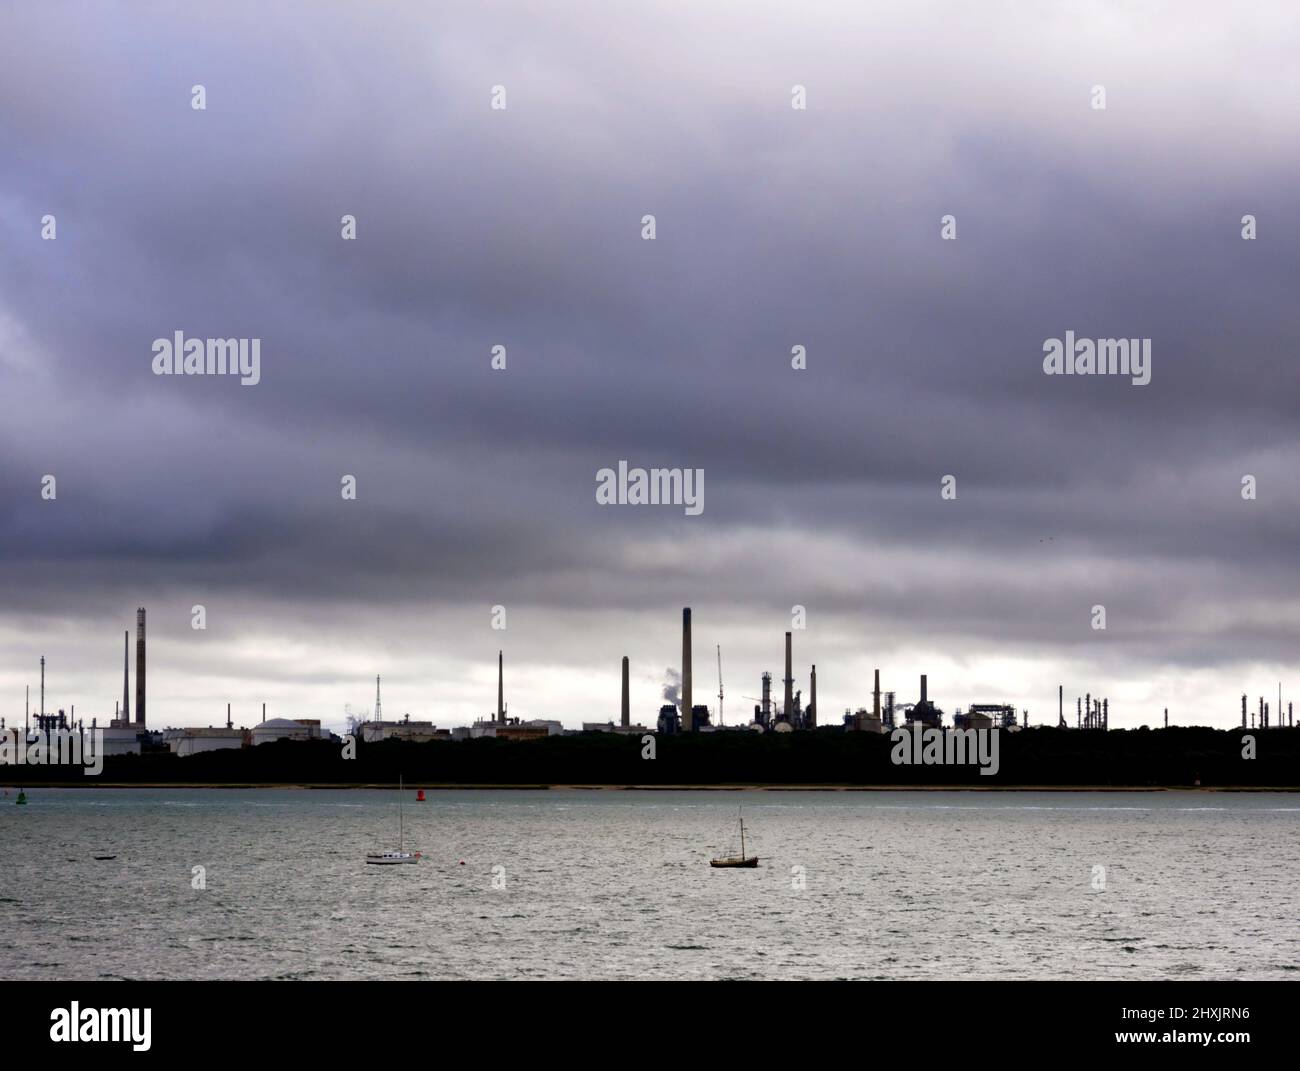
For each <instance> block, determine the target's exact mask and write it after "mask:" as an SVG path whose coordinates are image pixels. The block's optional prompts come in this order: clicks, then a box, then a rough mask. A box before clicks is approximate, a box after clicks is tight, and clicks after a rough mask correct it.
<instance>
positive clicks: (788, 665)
mask: <svg viewBox="0 0 1300 1071" xmlns="http://www.w3.org/2000/svg"><path fill="white" fill-rule="evenodd" d="M793 642H794V641H793V639H792V638H791V634H790V633H789V632H787V633H786V634H785V711H784V715H785V720H786V721H791V720H792V719H793V718H794V646H793Z"/></svg>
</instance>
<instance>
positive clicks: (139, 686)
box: [135, 606, 145, 729]
mask: <svg viewBox="0 0 1300 1071" xmlns="http://www.w3.org/2000/svg"><path fill="white" fill-rule="evenodd" d="M135 723H136V725H137V726H139V727H140V728H141V729H143V728H144V725H145V722H144V607H143V606H141V607H140V608H139V609H138V610H136V612H135Z"/></svg>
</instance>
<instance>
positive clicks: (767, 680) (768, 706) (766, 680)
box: [763, 673, 772, 725]
mask: <svg viewBox="0 0 1300 1071" xmlns="http://www.w3.org/2000/svg"><path fill="white" fill-rule="evenodd" d="M771 721H772V674H770V673H764V674H763V724H764V725H769V724H771Z"/></svg>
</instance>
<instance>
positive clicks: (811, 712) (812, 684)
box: [804, 666, 817, 729]
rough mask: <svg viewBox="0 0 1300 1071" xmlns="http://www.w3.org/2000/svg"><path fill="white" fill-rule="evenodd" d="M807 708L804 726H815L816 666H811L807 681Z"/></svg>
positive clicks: (810, 727)
mask: <svg viewBox="0 0 1300 1071" xmlns="http://www.w3.org/2000/svg"><path fill="white" fill-rule="evenodd" d="M808 692H809V695H808V710H807V713H806V716H805V718H804V721H805V722H806V723H807V724H806V725H805V728H808V729H816V728H817V667H816V666H813V668H812V673H811V675H810V677H809V681H808Z"/></svg>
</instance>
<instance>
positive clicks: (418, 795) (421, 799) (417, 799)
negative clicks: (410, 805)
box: [415, 789, 424, 803]
mask: <svg viewBox="0 0 1300 1071" xmlns="http://www.w3.org/2000/svg"><path fill="white" fill-rule="evenodd" d="M415 802H416V803H423V802H424V789H420V791H419V792H417V793H416V794H415Z"/></svg>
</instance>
